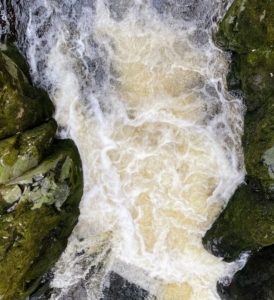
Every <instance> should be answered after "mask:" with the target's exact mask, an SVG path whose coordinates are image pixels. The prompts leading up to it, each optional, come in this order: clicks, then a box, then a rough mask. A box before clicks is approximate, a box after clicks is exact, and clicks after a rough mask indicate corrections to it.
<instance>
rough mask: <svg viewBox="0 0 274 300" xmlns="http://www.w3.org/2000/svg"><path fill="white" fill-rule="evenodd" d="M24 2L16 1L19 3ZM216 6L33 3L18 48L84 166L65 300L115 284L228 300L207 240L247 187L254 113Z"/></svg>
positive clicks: (63, 263) (60, 283) (90, 0)
mask: <svg viewBox="0 0 274 300" xmlns="http://www.w3.org/2000/svg"><path fill="white" fill-rule="evenodd" d="M15 2H16V1H15ZM221 2H222V1H218V0H214V1H213V0H188V1H186V0H180V1H179V0H173V1H171V0H151V1H148V0H117V1H111V0H104V1H103V0H98V1H95V0H66V1H59V0H36V1H34V2H33V1H29V0H23V1H21V2H20V4H15V7H16V16H17V28H18V32H19V35H18V43H19V45H20V47H21V49H22V50H23V51H24V52H25V53H26V55H27V58H28V61H29V63H30V66H31V71H32V76H33V78H34V80H35V81H36V82H37V83H39V84H40V85H42V86H43V87H45V88H46V89H47V90H48V91H49V92H50V94H51V96H52V99H53V100H54V102H55V105H56V119H57V121H58V123H59V124H60V132H59V133H60V135H61V136H66V137H67V136H70V137H72V138H73V139H74V140H75V142H76V144H77V146H78V148H79V150H80V154H81V157H82V160H83V166H84V177H85V193H84V197H83V200H82V203H81V216H80V219H79V223H78V225H77V227H76V228H75V230H74V232H73V235H72V236H71V238H70V241H69V245H68V248H67V250H66V252H65V253H64V254H63V256H62V257H61V259H60V260H59V262H58V263H57V266H56V270H55V278H54V280H53V282H52V286H53V287H54V288H55V292H54V295H53V296H52V297H53V299H65V298H62V297H63V296H64V295H66V293H67V292H68V291H69V290H71V289H73V287H75V286H79V285H81V286H82V289H83V290H84V291H85V293H84V294H82V295H85V296H82V297H86V298H87V299H100V297H101V296H102V290H103V289H104V287H103V285H104V279H103V278H104V276H105V275H106V274H107V273H108V272H109V271H111V270H112V271H115V272H117V273H118V274H120V275H122V276H124V277H125V278H127V279H128V280H130V281H132V282H135V283H136V284H138V285H140V286H141V287H142V288H144V289H147V290H148V291H149V292H150V293H151V294H153V295H155V296H156V297H157V298H158V299H167V300H168V299H175V300H177V299H178V300H179V299H194V300H207V299H218V295H217V292H216V282H217V280H218V279H220V278H221V277H223V276H227V275H229V274H232V273H233V272H235V270H236V269H237V266H238V264H237V263H231V264H227V263H224V262H222V261H221V259H219V258H216V257H214V256H212V255H210V254H209V253H208V252H207V251H205V250H204V248H203V246H202V243H201V238H202V236H203V234H204V233H205V232H206V230H207V229H208V228H209V227H210V225H211V224H212V223H213V221H214V220H215V218H216V216H217V215H218V214H219V213H220V211H221V210H222V208H223V207H224V206H225V205H226V203H227V201H228V199H229V197H230V196H231V195H232V194H233V192H234V190H235V188H236V187H237V185H238V184H239V183H240V182H241V181H242V180H243V173H244V172H243V165H242V164H243V162H242V161H243V159H242V153H241V135H242V122H243V119H242V102H241V99H237V98H235V97H232V96H231V95H229V94H227V93H226V92H225V88H224V83H223V82H224V81H223V77H224V74H225V73H226V71H227V60H226V57H225V56H224V54H223V53H222V52H221V51H220V50H218V49H217V48H216V47H215V46H214V44H213V42H212V40H211V33H212V30H213V29H214V27H215V22H214V21H212V20H213V19H216V18H218V17H220V16H221V14H222V10H223V9H224V8H223V7H222V4H221Z"/></svg>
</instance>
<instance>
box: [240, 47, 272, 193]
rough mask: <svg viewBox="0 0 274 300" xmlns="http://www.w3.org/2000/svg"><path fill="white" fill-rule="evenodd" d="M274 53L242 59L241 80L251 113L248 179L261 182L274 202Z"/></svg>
mask: <svg viewBox="0 0 274 300" xmlns="http://www.w3.org/2000/svg"><path fill="white" fill-rule="evenodd" d="M272 72H274V51H265V50H264V51H262V50H258V51H254V52H251V53H249V54H247V55H241V58H240V62H239V74H238V76H239V78H240V79H241V82H242V88H243V91H244V94H245V103H246V106H247V113H246V116H245V135H244V139H243V146H244V151H245V164H246V170H247V173H248V175H250V176H252V177H256V178H258V180H260V182H261V184H262V187H263V190H264V192H265V196H266V197H268V198H273V199H274V178H273V176H271V169H272V168H273V163H274V160H273V159H272V158H271V157H272V156H271V151H272V150H271V149H272V148H273V147H274V74H273V73H272Z"/></svg>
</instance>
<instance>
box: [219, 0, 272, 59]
mask: <svg viewBox="0 0 274 300" xmlns="http://www.w3.org/2000/svg"><path fill="white" fill-rule="evenodd" d="M216 39H217V42H218V43H219V44H220V45H221V46H222V47H224V48H225V49H229V50H233V51H236V52H239V53H246V52H249V51H251V50H253V49H258V48H273V47H274V2H273V0H234V2H233V4H232V5H231V7H230V9H229V11H228V12H227V14H226V16H225V18H224V20H223V21H222V22H221V23H220V26H219V31H218V33H217V36H216Z"/></svg>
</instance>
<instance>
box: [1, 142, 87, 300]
mask: <svg viewBox="0 0 274 300" xmlns="http://www.w3.org/2000/svg"><path fill="white" fill-rule="evenodd" d="M82 192H83V178H82V170H81V162H80V158H79V154H78V151H77V148H76V147H75V145H74V144H73V142H72V141H70V140H61V141H56V142H55V143H54V145H53V146H52V149H51V155H50V156H48V157H47V158H46V159H45V160H44V161H43V162H42V163H41V164H40V165H39V166H38V167H36V168H34V169H32V170H30V171H28V172H27V173H25V174H24V175H23V176H21V177H19V178H16V179H15V180H13V181H10V182H9V183H8V184H6V185H5V186H4V187H2V188H0V194H1V195H2V196H1V197H2V200H3V201H4V202H9V205H12V207H9V209H8V210H5V211H2V216H1V217H0V278H1V280H0V295H1V297H2V298H1V297H0V298H1V299H2V300H14V299H16V300H20V299H25V298H26V297H27V296H28V295H29V294H30V293H31V292H32V291H33V290H34V289H35V288H36V287H37V285H38V283H39V281H40V279H41V277H42V276H43V274H44V273H45V272H47V271H48V270H49V268H51V267H52V266H53V264H54V263H55V262H56V260H57V259H58V257H59V256H60V254H61V253H62V251H63V250H64V248H65V246H66V241H67V238H68V236H69V235H70V233H71V231H72V229H73V227H74V225H75V223H76V221H77V218H78V215H79V208H78V205H79V201H80V199H81V196H82ZM8 193H9V196H7V195H8Z"/></svg>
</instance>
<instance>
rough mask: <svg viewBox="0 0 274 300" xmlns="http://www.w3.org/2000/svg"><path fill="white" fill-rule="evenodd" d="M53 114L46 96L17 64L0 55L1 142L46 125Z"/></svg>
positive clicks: (4, 55) (0, 53)
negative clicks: (42, 124)
mask: <svg viewBox="0 0 274 300" xmlns="http://www.w3.org/2000/svg"><path fill="white" fill-rule="evenodd" d="M15 61H16V60H15ZM53 111H54V107H53V104H52V102H51V101H50V99H49V97H48V95H47V94H46V92H44V91H43V90H41V89H37V88H35V87H33V86H32V85H31V84H30V82H29V79H28V78H27V77H26V75H25V74H24V72H23V71H22V70H21V69H20V68H19V67H18V66H17V65H16V63H15V62H14V61H13V60H11V58H10V57H8V56H7V55H6V54H4V53H3V52H0V139H3V138H5V137H9V136H11V135H14V134H16V133H17V132H21V131H23V130H26V129H28V128H32V127H34V126H36V125H39V124H41V123H43V122H44V121H45V120H48V119H49V118H50V117H51V116H52V114H53Z"/></svg>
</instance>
